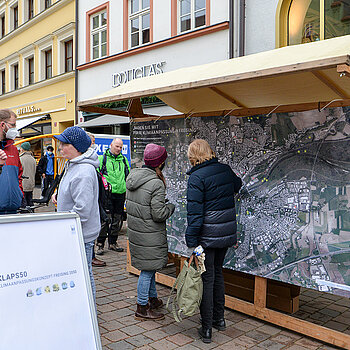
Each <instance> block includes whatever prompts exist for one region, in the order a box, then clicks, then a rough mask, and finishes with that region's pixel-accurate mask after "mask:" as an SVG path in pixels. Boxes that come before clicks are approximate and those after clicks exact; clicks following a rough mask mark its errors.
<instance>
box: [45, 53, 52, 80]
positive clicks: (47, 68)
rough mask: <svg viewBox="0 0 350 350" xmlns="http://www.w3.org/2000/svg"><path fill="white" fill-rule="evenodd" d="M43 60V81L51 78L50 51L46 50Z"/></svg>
mask: <svg viewBox="0 0 350 350" xmlns="http://www.w3.org/2000/svg"><path fill="white" fill-rule="evenodd" d="M44 57H45V58H44V60H45V79H50V78H52V50H51V49H50V50H46V51H45V52H44Z"/></svg>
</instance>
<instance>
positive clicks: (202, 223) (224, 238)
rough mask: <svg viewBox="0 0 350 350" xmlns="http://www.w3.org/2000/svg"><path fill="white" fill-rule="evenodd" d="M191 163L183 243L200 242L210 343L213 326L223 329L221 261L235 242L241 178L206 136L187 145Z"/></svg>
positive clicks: (204, 327) (202, 310)
mask: <svg viewBox="0 0 350 350" xmlns="http://www.w3.org/2000/svg"><path fill="white" fill-rule="evenodd" d="M188 159H189V161H190V163H191V165H192V168H191V170H190V171H189V172H188V174H189V175H190V177H189V179H188V188H187V224H188V226H187V230H186V234H185V237H186V244H187V246H188V247H189V248H195V247H197V246H199V245H201V246H202V247H203V248H204V253H205V263H204V264H205V268H206V271H205V272H204V273H203V274H202V280H203V297H202V302H201V305H200V314H201V317H202V327H201V328H200V329H199V330H198V332H199V335H200V337H201V338H202V340H203V342H205V343H210V342H211V336H212V327H214V328H216V329H218V330H225V328H226V323H225V319H224V305H225V285H224V278H223V275H222V265H223V262H224V258H225V255H226V252H227V248H228V247H232V246H233V245H235V244H237V234H236V229H237V223H236V211H235V200H234V195H235V193H238V191H239V189H240V188H241V186H242V180H241V179H240V178H239V177H238V176H237V175H236V174H235V173H234V172H233V171H232V169H231V168H230V166H228V165H227V164H222V163H220V162H219V161H218V159H217V158H216V155H215V152H214V151H213V150H212V149H211V147H210V146H209V144H208V142H207V141H205V140H201V139H197V140H194V141H193V142H192V143H191V144H190V146H189V148H188Z"/></svg>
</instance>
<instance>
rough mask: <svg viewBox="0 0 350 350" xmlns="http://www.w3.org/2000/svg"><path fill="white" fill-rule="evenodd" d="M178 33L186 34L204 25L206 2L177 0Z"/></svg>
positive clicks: (204, 0)
mask: <svg viewBox="0 0 350 350" xmlns="http://www.w3.org/2000/svg"><path fill="white" fill-rule="evenodd" d="M178 14H179V18H178V21H179V22H178V28H179V32H180V33H182V32H186V31H189V30H193V29H196V28H199V27H203V26H205V24H206V18H205V17H206V0H179V2H178Z"/></svg>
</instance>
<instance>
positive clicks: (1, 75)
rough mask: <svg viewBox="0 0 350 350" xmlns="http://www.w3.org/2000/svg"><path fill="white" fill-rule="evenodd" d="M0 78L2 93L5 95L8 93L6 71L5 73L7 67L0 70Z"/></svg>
mask: <svg viewBox="0 0 350 350" xmlns="http://www.w3.org/2000/svg"><path fill="white" fill-rule="evenodd" d="M0 79H1V82H0V83H1V84H0V88H1V95H3V94H4V93H6V73H5V69H3V70H1V72H0Z"/></svg>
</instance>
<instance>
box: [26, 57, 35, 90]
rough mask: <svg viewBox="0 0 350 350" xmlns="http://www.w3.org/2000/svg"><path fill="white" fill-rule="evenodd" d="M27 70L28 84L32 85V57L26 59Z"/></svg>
mask: <svg viewBox="0 0 350 350" xmlns="http://www.w3.org/2000/svg"><path fill="white" fill-rule="evenodd" d="M27 67H28V68H27V69H28V84H29V85H31V84H34V57H30V58H28V59H27Z"/></svg>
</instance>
